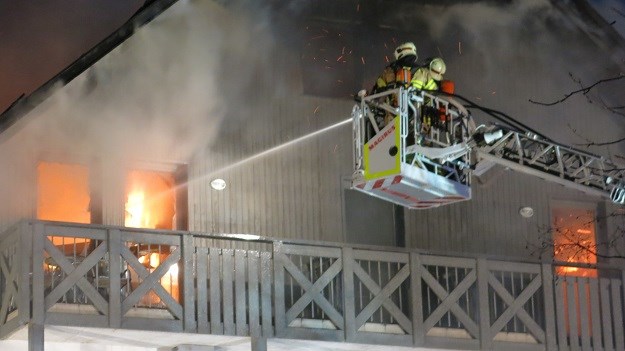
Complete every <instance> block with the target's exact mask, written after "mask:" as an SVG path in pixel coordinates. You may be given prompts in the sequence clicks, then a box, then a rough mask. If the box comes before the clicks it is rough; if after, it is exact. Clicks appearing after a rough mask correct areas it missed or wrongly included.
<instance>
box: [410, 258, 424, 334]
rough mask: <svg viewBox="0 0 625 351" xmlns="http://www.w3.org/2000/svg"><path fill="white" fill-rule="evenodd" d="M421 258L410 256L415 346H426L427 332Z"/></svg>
mask: <svg viewBox="0 0 625 351" xmlns="http://www.w3.org/2000/svg"><path fill="white" fill-rule="evenodd" d="M421 267H422V265H421V257H420V256H419V254H417V253H414V252H413V253H411V254H410V290H411V294H410V298H411V306H412V335H413V344H414V345H415V346H422V345H424V344H425V330H423V294H422V291H421Z"/></svg>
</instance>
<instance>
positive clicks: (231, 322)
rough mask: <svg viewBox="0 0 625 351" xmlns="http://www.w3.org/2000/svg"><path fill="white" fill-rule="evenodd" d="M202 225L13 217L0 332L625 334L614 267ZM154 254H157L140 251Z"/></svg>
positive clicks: (529, 343) (388, 341) (430, 338)
mask: <svg viewBox="0 0 625 351" xmlns="http://www.w3.org/2000/svg"><path fill="white" fill-rule="evenodd" d="M207 237H209V236H205V235H201V234H195V233H188V232H166V231H147V230H135V229H132V230H131V229H127V228H118V227H104V226H88V225H72V224H63V223H53V222H37V221H34V222H24V223H21V224H19V225H17V226H15V227H13V228H11V229H10V230H8V231H6V232H5V233H3V234H1V235H0V291H1V293H2V295H1V296H0V303H1V305H0V335H1V336H2V337H6V336H7V335H9V334H10V333H11V332H12V331H14V330H16V329H17V328H19V327H20V326H21V325H29V326H33V325H41V326H43V325H69V326H91V327H102V328H129V329H143V330H163V331H186V332H191V333H210V334H217V335H238V336H252V337H269V338H271V337H278V338H304V339H315V340H327V341H346V342H366V343H375V344H384V345H405V346H426V347H442V348H450V347H451V348H457V349H480V348H481V349H494V350H503V349H521V348H522V349H527V350H556V349H567V350H568V349H572V350H575V349H580V350H584V349H602V350H621V349H623V348H624V347H625V336H624V335H625V330H624V327H623V307H624V306H623V305H624V303H623V301H624V299H623V296H624V295H623V281H625V272H624V271H623V270H622V269H621V268H618V267H605V268H602V269H598V270H597V271H596V272H597V277H596V278H588V277H561V276H555V275H554V274H553V272H554V266H553V265H552V264H550V263H519V262H508V261H502V260H491V259H486V258H471V257H449V256H437V255H431V254H426V253H420V252H415V251H408V250H400V249H395V250H393V249H389V248H386V249H382V248H372V247H350V246H349V245H338V244H324V245H319V244H312V243H303V242H299V243H285V242H283V241H273V240H269V239H264V240H260V241H257V242H246V243H245V245H240V247H241V248H236V247H237V243H241V242H240V241H235V239H234V237H229V236H227V235H223V236H211V237H210V238H211V239H212V240H211V241H210V242H211V245H212V246H211V247H205V246H202V245H200V244H198V243H201V242H203V241H202V240H197V239H199V238H202V239H205V238H207ZM59 238H62V240H60V241H59ZM72 238H73V239H75V240H74V241H72ZM59 242H61V243H65V244H64V245H59ZM220 242H221V243H224V245H220V244H219V243H220ZM67 243H70V244H67ZM255 244H258V245H257V246H258V248H259V249H252V248H251V247H254V245H255ZM267 245H269V247H273V250H271V251H265V250H266V248H267ZM233 247H235V248H233ZM243 247H245V248H243ZM68 248H69V249H68ZM74 249H75V250H74ZM152 254H159V255H160V259H159V260H158V261H152V262H151V263H150V262H147V261H146V259H147V257H148V255H152ZM172 267H176V268H177V273H176V279H175V280H174V279H172V275H173V274H174V273H172V270H171V269H172ZM167 281H169V282H175V283H173V284H174V285H177V286H179V290H175V289H173V288H172V286H169V285H167V284H166V282H167ZM29 330H30V329H29ZM33 330H36V329H34V328H33Z"/></svg>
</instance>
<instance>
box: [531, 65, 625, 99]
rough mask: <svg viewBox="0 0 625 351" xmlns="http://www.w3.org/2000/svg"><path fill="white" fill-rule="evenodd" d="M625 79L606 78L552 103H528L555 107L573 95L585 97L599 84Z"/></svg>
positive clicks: (620, 76)
mask: <svg viewBox="0 0 625 351" xmlns="http://www.w3.org/2000/svg"><path fill="white" fill-rule="evenodd" d="M622 78H625V75H623V74H622V73H621V74H620V75H619V76H617V77H612V78H606V79H601V80H599V81H597V82H595V83H594V84H592V85H590V86H587V87H582V88H581V89H578V90H575V91H572V92H570V93H568V94H565V95H564V97H563V98H562V99H560V100H557V101H553V102H539V101H534V100H532V99H529V102H531V103H533V104H536V105H542V106H553V105H557V104H559V103H562V102H563V101H565V100H566V99H568V98H570V97H571V96H573V95H575V94H579V93H582V94H584V95H586V94H587V93H588V92H589V91H590V90H591V89H592V88H594V87H596V86H597V85H599V84H601V83H606V82H611V81H614V80H619V79H622Z"/></svg>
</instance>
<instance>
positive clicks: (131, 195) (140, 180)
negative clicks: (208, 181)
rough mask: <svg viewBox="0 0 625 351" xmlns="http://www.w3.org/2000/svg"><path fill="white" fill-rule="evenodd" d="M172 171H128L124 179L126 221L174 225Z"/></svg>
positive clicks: (151, 225) (137, 225)
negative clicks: (125, 179)
mask: <svg viewBox="0 0 625 351" xmlns="http://www.w3.org/2000/svg"><path fill="white" fill-rule="evenodd" d="M175 184H176V183H175V179H174V176H173V174H171V173H165V172H154V171H143V170H141V171H139V170H135V171H131V172H130V173H129V174H128V178H127V181H126V205H125V210H126V218H125V222H124V223H125V225H126V226H127V227H134V228H149V229H167V230H172V229H176V228H175V227H176V226H175V215H176V191H175Z"/></svg>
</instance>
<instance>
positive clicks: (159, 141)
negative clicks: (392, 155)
mask: <svg viewBox="0 0 625 351" xmlns="http://www.w3.org/2000/svg"><path fill="white" fill-rule="evenodd" d="M392 3H393V5H392V6H389V7H386V6H384V7H381V5H379V4H378V5H373V4H368V3H362V2H358V1H350V0H345V1H319V2H314V3H299V2H297V3H293V4H286V3H282V2H277V3H272V4H256V3H246V4H245V6H242V7H239V5H241V4H240V3H238V2H237V3H236V4H224V3H223V2H219V1H216V2H213V1H204V2H198V1H173V0H162V1H161V0H157V1H153V2H151V3H150V4H149V5H147V6H145V7H144V8H142V10H141V11H140V12H138V13H137V14H136V15H135V16H133V18H132V19H131V20H130V21H129V22H128V23H127V24H126V25H125V26H124V27H122V28H120V30H119V31H117V32H116V33H114V34H112V35H111V36H110V37H109V38H107V39H106V40H105V41H103V42H102V43H101V44H100V45H98V46H97V47H95V48H94V49H93V50H91V51H90V52H89V53H87V54H86V55H85V56H83V57H82V58H81V59H80V60H78V61H76V62H75V63H74V64H73V65H72V66H71V67H69V68H68V69H67V70H65V71H63V72H62V73H61V74H60V75H59V76H57V77H56V78H55V79H53V80H52V81H51V82H49V83H48V84H46V85H45V86H44V87H42V88H41V89H40V90H38V91H37V92H36V93H34V94H33V95H31V97H29V98H28V99H26V100H24V101H22V102H19V103H17V104H16V105H15V106H14V107H13V108H11V109H9V110H8V111H7V112H5V113H4V114H3V115H2V116H1V119H0V131H1V133H0V164H2V165H3V167H2V169H1V170H0V195H1V198H2V199H4V200H3V201H1V202H0V229H1V231H2V232H3V233H4V234H2V236H0V249H1V250H2V251H1V252H2V256H1V257H0V259H1V263H2V271H1V272H2V273H1V275H0V277H1V278H0V288H1V289H0V291H2V295H1V296H2V298H0V300H1V301H2V304H1V305H0V309H1V310H0V336H2V337H3V338H7V337H10V338H12V340H10V341H2V342H7V343H8V342H14V343H15V345H17V346H15V347H23V346H24V343H19V342H20V339H26V340H28V342H29V343H30V345H31V346H32V347H34V349H35V350H42V349H43V340H44V337H43V336H44V333H45V335H46V340H47V341H50V342H49V343H46V344H45V347H46V349H48V347H50V348H51V349H54V348H55V347H56V348H59V347H61V348H63V347H66V346H67V345H64V344H62V343H59V344H55V342H58V341H59V340H63V341H64V342H66V343H71V342H72V341H73V340H69V341H68V337H67V335H68V334H74V333H78V334H80V335H81V337H80V338H78V340H76V341H85V342H103V343H109V344H117V345H124V344H126V345H127V344H132V345H136V346H137V348H141V350H144V349H155V348H157V347H164V348H168V349H173V348H174V347H176V346H177V345H178V346H179V347H180V348H182V347H183V345H187V346H188V345H191V344H194V345H196V346H193V347H196V348H198V347H200V346H198V345H203V346H205V347H208V346H209V345H210V346H215V347H222V348H224V349H231V348H232V349H237V347H239V348H245V349H249V348H250V347H251V348H252V349H257V350H261V349H266V348H267V345H268V344H269V345H273V346H271V347H274V346H275V347H276V348H277V349H283V348H288V347H290V346H291V345H287V344H285V342H284V341H283V340H282V339H298V340H299V341H298V342H301V345H303V346H302V347H311V348H314V349H319V348H323V347H326V348H333V347H337V348H338V347H344V348H346V349H356V348H362V346H358V345H355V344H356V343H367V344H377V345H380V346H375V347H376V349H377V348H381V347H393V348H395V346H389V345H396V346H397V345H399V346H406V347H428V348H457V349H476V348H482V349H492V348H495V349H502V348H511V347H512V348H514V347H525V348H528V349H536V350H545V349H546V350H550V349H554V348H555V347H557V346H563V345H564V346H565V347H569V346H570V347H575V346H579V347H586V346H588V345H590V344H591V343H592V345H601V346H602V347H604V348H606V349H608V348H610V347H614V348H615V349H623V344H624V343H625V341H624V340H623V334H624V332H625V331H624V330H623V328H622V325H623V324H622V318H623V305H624V302H625V301H624V299H623V289H622V286H623V282H624V281H625V276H624V273H623V271H622V268H619V267H615V266H610V264H615V263H618V262H619V261H618V256H619V252H620V251H619V250H622V249H623V242H622V241H619V240H613V235H614V234H615V233H617V232H618V229H619V226H620V225H621V222H622V218H621V216H619V215H618V214H622V210H621V209H619V208H617V207H615V206H613V205H611V204H610V203H608V202H606V201H604V200H603V199H600V198H598V197H593V196H588V195H587V194H584V193H582V192H579V191H576V190H571V189H567V188H564V187H561V186H559V185H554V184H552V183H550V182H546V181H544V180H542V179H540V178H539V177H532V176H527V175H523V174H519V173H515V172H511V171H509V170H506V169H504V168H503V167H500V166H496V165H491V166H488V167H486V168H485V169H483V170H481V173H480V176H479V177H478V178H477V179H475V180H474V182H473V185H472V186H473V189H474V197H473V199H472V200H471V201H467V202H463V203H458V204H454V205H448V206H443V207H439V208H434V209H430V210H426V211H410V210H406V209H403V208H402V207H399V206H396V205H393V204H390V203H387V202H384V201H381V200H379V199H376V198H372V197H367V196H365V195H363V194H361V193H358V192H355V191H353V190H351V189H350V185H349V177H350V175H351V173H352V172H353V164H352V163H353V162H352V142H353V139H352V135H351V132H352V131H351V130H350V128H349V127H348V126H349V125H350V123H349V122H350V121H349V113H350V111H351V110H352V107H353V104H354V102H353V96H352V94H353V93H355V92H356V91H358V90H359V89H361V88H363V87H368V85H369V84H370V83H371V82H373V81H374V79H375V77H376V76H377V75H378V74H379V71H380V69H381V68H382V67H384V65H386V64H387V59H388V55H389V54H390V53H391V52H392V49H393V48H394V47H395V46H396V45H397V44H398V43H399V42H402V41H407V40H415V38H418V39H419V40H420V41H419V42H418V43H417V44H418V45H417V46H418V51H419V55H421V56H422V57H424V58H425V57H426V56H428V55H436V54H438V55H440V56H443V57H444V58H445V60H446V61H447V64H448V67H449V72H448V75H449V76H450V77H452V79H454V80H455V81H456V85H457V87H458V90H459V91H461V92H462V93H461V95H463V96H466V97H469V98H470V99H471V100H473V101H478V102H479V104H478V105H481V106H488V107H489V108H492V109H500V110H505V111H507V112H508V113H509V114H511V115H514V116H516V117H517V118H518V119H519V120H521V121H522V122H523V123H525V124H528V125H532V126H534V127H535V129H540V130H541V131H542V132H544V133H545V134H547V135H550V136H551V137H552V138H554V139H555V140H559V141H561V142H563V143H565V144H575V143H579V141H580V139H589V140H615V139H617V138H618V137H619V136H621V135H622V127H621V125H622V122H620V121H619V120H618V118H616V117H614V115H613V114H611V113H610V112H609V111H608V110H607V109H605V108H599V107H597V104H596V103H595V104H589V103H587V101H586V100H585V99H584V97H583V96H577V95H576V96H574V97H573V98H572V99H571V100H572V101H570V102H569V101H567V103H562V104H556V105H555V106H553V107H551V108H550V109H549V110H547V109H546V108H545V107H543V106H540V105H538V104H532V103H529V102H528V101H527V100H528V99H534V100H543V99H545V100H550V99H551V98H553V97H554V96H560V95H561V94H562V93H565V92H567V91H570V90H577V89H578V88H579V87H578V86H577V85H576V84H577V83H576V82H582V83H581V84H583V85H584V86H588V85H589V83H591V82H595V81H596V78H597V77H604V76H615V75H618V72H622V69H623V64H622V62H615V61H614V60H613V59H612V57H611V56H612V55H617V54H619V52H620V51H618V50H621V49H622V47H623V46H622V39H614V37H612V36H608V35H606V36H596V35H592V33H591V34H590V35H589V34H588V32H589V28H594V27H587V25H586V24H584V25H581V24H580V22H579V21H577V19H578V18H585V17H583V14H582V13H581V12H575V10H574V9H569V8H567V7H566V6H565V5H563V3H562V2H559V1H553V2H548V1H539V0H537V1H529V2H522V3H519V2H509V3H508V2H507V3H506V4H499V5H498V4H492V3H488V2H487V3H485V4H484V3H480V2H471V1H466V2H464V1H458V2H456V1H451V2H449V4H445V5H437V4H416V3H414V2H411V1H399V0H398V1H393V2H392ZM389 8H392V11H391V10H389ZM578 11H581V10H579V9H578ZM434 14H436V15H434ZM428 18H429V19H430V20H428ZM431 18H436V20H431ZM572 18H573V19H572ZM580 26H581V27H580ZM580 38H583V39H580ZM573 39H574V40H573ZM608 40H609V41H608ZM619 40H621V41H619ZM615 41H616V43H617V44H618V45H614V46H613V47H614V48H615V49H614V51H609V52H608V51H606V53H605V54H602V55H599V57H597V56H598V55H597V52H598V50H599V49H598V47H600V48H601V47H604V46H605V44H606V43H609V44H614V43H615ZM602 45H604V46H602ZM619 45H621V46H619ZM606 50H607V49H606ZM562 53H567V55H564V54H562ZM590 57H592V60H589V58H590ZM590 63H592V64H590ZM582 68H583V69H582ZM569 71H570V72H572V73H573V75H574V76H575V77H574V80H571V78H570V77H569ZM511 82H514V84H513V83H511ZM618 83H619V82H618V81H615V82H613V83H611V84H618ZM621 84H622V82H621ZM621 87H622V85H621ZM615 90H616V89H615V88H614V86H613V85H612V86H599V87H597V90H595V91H593V92H592V94H590V95H589V96H590V98H594V99H599V98H602V99H604V100H601V101H603V102H604V103H605V104H606V105H605V106H610V105H609V104H611V103H613V102H615V101H617V99H618V98H622V97H621V96H618V94H616V93H614V91H615ZM595 93H596V94H599V95H593V94H595ZM615 99H616V100H615ZM595 101H599V100H595ZM605 106H604V107H605ZM589 116H593V117H592V118H590V117H589ZM475 118H476V120H478V122H485V121H486V120H488V116H486V115H479V114H477V113H476V116H475ZM545 121H548V122H547V123H545ZM539 127H540V128H539ZM319 131H322V132H319ZM597 138H601V139H597ZM595 144H596V143H595ZM591 147H593V149H592V150H591V151H592V152H597V153H601V154H611V155H620V154H621V153H622V148H621V146H620V145H619V144H612V145H609V146H600V145H594V146H593V145H591ZM613 214H614V215H613ZM572 235H573V236H572ZM571 237H572V238H573V239H571ZM580 243H581V244H583V245H582V246H583V252H582V253H580V251H579V250H574V249H571V247H574V246H575V245H578V244H580ZM605 243H612V244H611V245H604V244H605ZM602 245H604V246H602ZM578 248H579V247H578ZM544 259H547V261H545V260H544ZM554 259H555V261H557V262H553V260H554ZM601 265H604V266H601ZM11 267H16V268H11ZM554 277H555V278H554ZM608 326H609V327H608ZM110 330H116V331H119V333H120V335H122V334H123V336H120V338H119V339H115V340H116V341H114V338H112V336H111V332H110ZM139 331H142V332H143V333H149V332H155V331H159V332H171V333H172V334H170V335H171V336H172V338H175V340H176V341H175V342H174V341H168V340H166V338H158V340H157V339H154V340H150V341H149V342H148V340H145V341H144V340H139V338H141V335H145V334H141V333H142V332H139ZM183 332H184V333H183ZM148 335H151V334H148ZM150 338H151V337H150ZM144 339H148V338H144ZM131 340H134V341H133V342H130V341H131ZM268 340H269V341H268ZM313 340H320V341H313ZM330 341H341V342H345V343H344V344H342V345H341V346H336V345H335V344H326V343H325V342H330ZM294 343H295V342H294ZM250 344H251V346H250ZM0 345H1V344H0ZM220 345H221V346H220ZM224 345H225V346H224ZM228 345H229V346H228ZM519 345H522V346H519ZM72 347H75V348H76V349H81V347H82V346H80V345H72ZM188 347H189V348H191V347H192V346H188Z"/></svg>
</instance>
